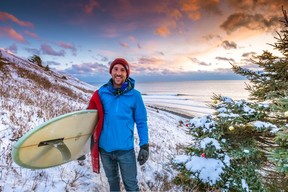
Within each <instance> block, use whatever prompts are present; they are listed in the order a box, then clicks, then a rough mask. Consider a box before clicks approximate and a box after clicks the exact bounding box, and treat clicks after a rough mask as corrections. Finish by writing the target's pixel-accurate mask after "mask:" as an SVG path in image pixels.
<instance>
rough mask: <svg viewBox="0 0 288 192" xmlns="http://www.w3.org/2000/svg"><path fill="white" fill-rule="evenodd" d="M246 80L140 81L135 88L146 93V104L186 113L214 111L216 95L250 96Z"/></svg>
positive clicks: (191, 114) (198, 114) (233, 97)
mask: <svg viewBox="0 0 288 192" xmlns="http://www.w3.org/2000/svg"><path fill="white" fill-rule="evenodd" d="M248 83H249V82H248V81H245V80H213V81H180V82H153V83H137V82H136V86H135V88H136V89H138V90H139V91H140V92H141V93H142V96H143V100H144V102H145V104H146V105H148V106H150V107H157V108H161V109H167V110H169V111H173V112H176V113H180V114H185V115H187V116H202V115H205V114H211V113H212V112H213V110H212V109H211V108H210V107H209V104H211V103H212V99H211V98H212V96H213V94H217V95H222V96H227V97H231V98H232V99H233V100H240V99H248V97H249V92H248V91H247V90H246V89H245V88H246V84H248Z"/></svg>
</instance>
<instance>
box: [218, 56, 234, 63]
mask: <svg viewBox="0 0 288 192" xmlns="http://www.w3.org/2000/svg"><path fill="white" fill-rule="evenodd" d="M215 59H217V60H219V61H228V62H229V63H235V60H234V59H233V58H227V57H216V58H215Z"/></svg>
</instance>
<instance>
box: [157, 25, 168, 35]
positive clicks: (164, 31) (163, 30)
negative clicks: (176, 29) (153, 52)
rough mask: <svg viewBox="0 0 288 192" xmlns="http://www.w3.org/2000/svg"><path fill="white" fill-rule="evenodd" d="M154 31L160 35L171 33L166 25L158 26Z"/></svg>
mask: <svg viewBox="0 0 288 192" xmlns="http://www.w3.org/2000/svg"><path fill="white" fill-rule="evenodd" d="M154 33H155V34H156V35H159V36H161V37H167V36H169V35H170V34H171V32H170V30H169V29H168V28H167V27H166V26H162V27H158V28H157V29H156V30H155V32H154Z"/></svg>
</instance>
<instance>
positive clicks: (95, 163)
mask: <svg viewBox="0 0 288 192" xmlns="http://www.w3.org/2000/svg"><path fill="white" fill-rule="evenodd" d="M87 109H97V111H98V122H97V124H96V127H95V129H94V132H93V137H92V138H93V139H92V142H93V145H92V149H91V161H92V168H93V172H95V173H99V172H100V160H99V148H98V141H99V137H100V134H101V131H102V126H103V120H104V115H103V114H104V113H103V107H102V103H101V99H100V96H99V92H98V90H97V91H95V93H94V94H93V96H92V97H91V99H90V101H89V105H88V107H87Z"/></svg>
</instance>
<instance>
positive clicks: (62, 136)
mask: <svg viewBox="0 0 288 192" xmlns="http://www.w3.org/2000/svg"><path fill="white" fill-rule="evenodd" d="M97 121H98V116H97V110H82V111H76V112H72V113H67V114H64V115H61V116H58V117H55V118H53V119H51V120H49V121H47V122H44V123H43V124H41V125H39V126H38V127H35V128H34V129H32V130H30V131H29V132H27V133H26V134H25V135H23V136H22V137H21V138H20V139H19V140H18V141H17V142H16V143H15V145H14V146H13V150H12V159H13V160H14V162H15V163H16V164H18V165H20V166H21V167H25V168H30V169H44V168H49V167H54V166H58V165H61V164H64V163H67V162H70V161H72V160H76V159H77V158H79V157H80V156H82V155H84V154H86V153H88V152H89V151H90V138H91V135H92V133H93V130H94V128H95V126H96V123H97Z"/></svg>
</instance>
